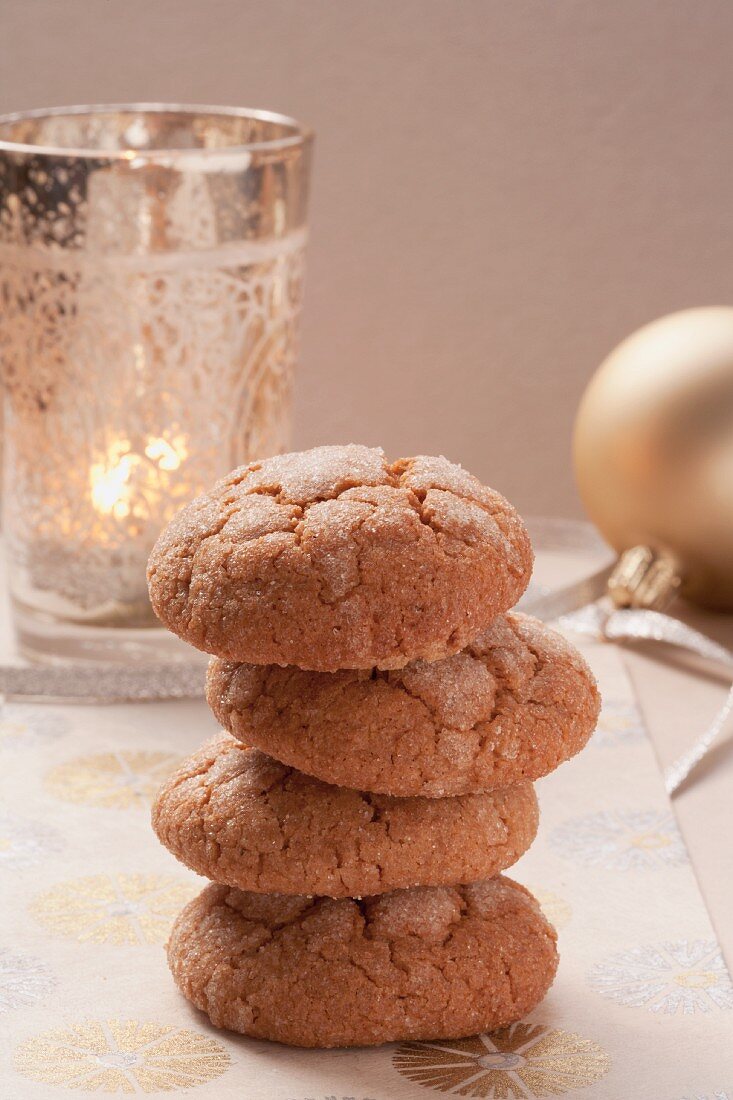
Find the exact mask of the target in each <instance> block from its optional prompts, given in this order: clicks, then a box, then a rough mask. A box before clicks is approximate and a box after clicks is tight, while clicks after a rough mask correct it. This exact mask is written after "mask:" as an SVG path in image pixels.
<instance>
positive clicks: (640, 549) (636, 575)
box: [608, 546, 682, 611]
mask: <svg viewBox="0 0 733 1100" xmlns="http://www.w3.org/2000/svg"><path fill="white" fill-rule="evenodd" d="M681 584H682V577H681V575H680V571H679V566H678V564H677V562H676V561H675V559H674V558H673V557H672V556H671V555H669V554H664V553H657V552H656V551H655V550H652V548H651V547H650V546H634V547H632V548H631V549H630V550H625V551H624V553H623V554H622V555H621V557H620V558H619V559H618V562H617V563H616V566H615V567H614V570H613V572H612V573H611V576H610V577H609V578H608V595H609V596H610V597H611V600H612V601H613V604H614V606H615V607H645V608H647V609H649V610H651V611H663V610H664V609H665V608H666V607H669V605H670V603H671V602H672V600H673V599H674V598H675V595H676V594H677V591H678V589H679V587H680V585H681Z"/></svg>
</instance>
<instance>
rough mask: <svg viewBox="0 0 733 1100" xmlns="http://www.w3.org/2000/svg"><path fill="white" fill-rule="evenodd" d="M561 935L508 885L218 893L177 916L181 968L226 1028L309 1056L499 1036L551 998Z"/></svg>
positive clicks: (173, 946) (179, 975)
mask: <svg viewBox="0 0 733 1100" xmlns="http://www.w3.org/2000/svg"><path fill="white" fill-rule="evenodd" d="M555 943H556V936H555V932H554V930H553V929H552V927H551V926H550V925H549V924H548V922H547V921H546V920H545V918H544V917H543V916H542V913H541V912H540V909H539V906H538V905H537V903H536V901H535V900H534V898H533V897H532V896H531V894H529V893H528V891H526V890H525V889H524V888H523V887H521V886H518V885H517V883H515V882H512V881H511V879H507V878H503V877H502V876H499V877H497V878H493V879H489V880H488V881H484V882H478V883H474V884H473V885H471V886H457V887H425V886H423V887H413V888H412V889H410V890H396V891H393V892H392V893H389V894H382V895H380V896H378V897H376V898H363V899H354V898H340V899H330V898H307V897H301V898H295V897H280V896H277V895H258V894H251V893H245V892H243V891H241V890H233V889H230V888H229V887H226V886H216V885H212V886H209V887H207V888H206V889H205V890H204V891H203V893H202V894H200V895H199V897H197V898H196V899H195V900H194V901H192V902H191V903H190V904H189V905H188V906H187V908H186V909H184V911H183V912H182V913H181V915H180V916H179V917H178V919H177V921H176V923H175V926H174V928H173V932H172V934H171V938H170V941H169V944H168V959H169V962H170V966H171V969H172V971H173V976H174V978H175V980H176V983H177V984H178V986H179V988H180V989H181V991H182V992H183V993H184V994H185V996H186V997H188V999H189V1000H191V1001H192V1002H193V1003H194V1005H196V1007H197V1008H200V1009H203V1011H205V1012H206V1013H207V1014H208V1015H209V1018H210V1019H211V1021H212V1023H213V1024H214V1025H215V1026H217V1027H227V1028H231V1029H232V1030H233V1031H239V1032H242V1033H243V1034H245V1035H251V1036H254V1037H257V1038H265V1039H275V1040H278V1041H279V1042H282V1043H290V1044H295V1045H298V1046H305V1047H340V1046H353V1045H371V1044H377V1043H385V1042H391V1041H393V1040H410V1039H423V1040H432V1039H449V1038H457V1037H460V1036H465V1035H474V1034H476V1033H478V1032H482V1031H493V1030H494V1029H496V1028H499V1027H506V1026H507V1025H508V1024H510V1023H512V1022H513V1021H515V1020H517V1019H519V1018H520V1017H521V1016H524V1015H525V1014H526V1013H527V1012H529V1011H531V1009H533V1008H534V1007H535V1005H536V1004H538V1003H539V1001H540V1000H541V999H542V997H543V996H544V995H545V993H546V992H547V989H548V988H549V986H550V983H551V982H552V979H553V976H554V974H555V970H556V967H557V949H556V946H555Z"/></svg>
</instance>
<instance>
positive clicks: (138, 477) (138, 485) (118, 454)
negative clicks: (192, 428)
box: [89, 436, 188, 519]
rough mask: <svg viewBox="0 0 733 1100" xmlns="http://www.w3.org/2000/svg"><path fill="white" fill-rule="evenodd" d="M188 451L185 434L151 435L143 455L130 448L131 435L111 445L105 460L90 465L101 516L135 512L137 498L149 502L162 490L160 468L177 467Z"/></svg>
mask: <svg viewBox="0 0 733 1100" xmlns="http://www.w3.org/2000/svg"><path fill="white" fill-rule="evenodd" d="M187 454H188V449H187V447H186V441H185V439H184V437H183V436H175V437H174V438H173V439H172V440H168V439H165V438H163V437H153V438H150V439H149V440H148V442H147V443H146V445H145V449H144V453H143V454H142V455H140V454H136V453H135V451H133V450H132V449H131V443H130V441H129V439H120V440H118V441H117V442H116V443H115V444H113V445H112V446H111V447H110V448H109V450H108V452H107V457H106V460H105V461H104V462H96V463H93V464H92V466H91V468H90V471H89V479H90V483H91V497H92V504H93V505H94V508H95V509H96V511H97V512H98V513H99V514H100V515H102V516H114V517H115V518H116V519H126V518H127V517H128V516H130V515H131V514H135V512H136V505H135V498H136V497H139V498H145V500H146V502H147V503H149V500H150V496H151V493H152V494H155V493H157V494H160V491H161V489H162V485H161V478H160V471H164V472H166V473H169V472H171V471H173V470H177V469H178V468H179V466H180V465H181V463H182V462H183V460H184V459H185V458H186V457H187ZM146 459H147V461H146Z"/></svg>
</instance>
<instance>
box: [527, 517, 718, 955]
mask: <svg viewBox="0 0 733 1100" xmlns="http://www.w3.org/2000/svg"><path fill="white" fill-rule="evenodd" d="M569 526H570V531H571V532H572V530H573V527H574V525H569ZM579 526H580V525H579ZM540 530H541V527H540ZM571 541H572V534H571ZM602 561H603V552H602V551H601V550H600V549H598V550H596V549H595V548H594V547H593V546H592V544H591V545H589V546H588V547H587V548H584V549H583V550H576V549H553V550H548V551H542V550H541V549H540V550H539V552H538V556H537V567H536V569H535V576H536V577H537V578H538V579H539V580H540V581H541V582H542V584H543V585H547V586H548V587H550V588H552V587H555V586H556V585H560V584H567V583H570V582H571V581H572V580H575V579H577V578H578V577H580V576H582V575H584V574H585V573H589V572H591V571H592V570H593V569H594V568H597V567H598V565H599V562H602ZM669 613H670V614H673V615H675V616H676V617H678V618H680V619H682V620H683V621H684V622H686V623H688V624H689V625H690V626H692V627H694V628H695V629H696V630H699V631H701V632H702V633H703V634H706V635H708V636H709V637H710V638H713V639H714V640H715V641H717V642H719V643H720V644H721V645H724V646H726V647H727V648H728V649H731V650H733V615H724V614H715V613H713V612H709V611H704V610H702V609H700V608H696V607H693V606H692V605H690V604H688V603H686V602H685V601H683V600H677V601H676V602H675V604H674V606H673V607H672V608H670V609H669ZM619 650H620V652H621V655H622V660H623V663H624V665H625V667H626V670H627V672H628V674H629V677H630V679H631V682H632V683H633V685H634V687H635V689H636V694H637V698H638V700H639V704H640V706H641V709H642V712H643V714H644V718H645V721H646V725H647V729H648V731H649V734H650V737H651V739H652V742H653V744H654V749H655V751H656V754H657V759H658V761H659V766H660V769H661V770H662V771H663V770H664V769H666V768H667V767H668V766H669V765H670V764H672V763H673V762H674V761H675V760H676V759H677V758H678V757H679V756H680V755H681V754H682V753H683V752H685V751H686V750H687V749H689V748H690V746H691V745H692V744H693V742H694V741H695V739H696V737H698V736H699V735H700V734H701V733H702V732H703V731H704V730H705V728H706V727H707V725H708V724H709V722H711V721H712V719H713V717H714V716H715V714H716V712H717V711H718V709H719V708H720V707H721V706H722V705H723V702H724V701H725V697H726V694H727V692H728V689H729V688H730V680H726V679H725V677H724V676H723V675H721V673H720V672H719V671H718V670H716V669H707V668H703V667H701V665H700V663H699V662H698V663H696V662H694V661H693V660H688V659H686V658H685V657H684V656H682V655H681V654H680V653H679V652H677V651H674V650H672V649H670V648H669V647H667V646H663V645H659V644H654V643H645V644H634V645H624V646H621V647H619ZM672 805H673V807H674V812H675V814H676V816H677V820H678V823H679V826H680V830H681V832H682V835H683V836H684V839H685V842H686V844H687V847H688V850H689V852H690V857H691V859H692V863H693V865H694V868H695V873H696V875H697V879H698V883H699V886H700V890H701V892H702V895H703V897H704V899H705V902H706V904H707V907H708V911H709V913H710V917H711V920H712V923H713V926H714V927H715V930H716V932H717V934H718V938H719V940H720V943H721V946H722V948H723V953H724V955H725V957H726V961H727V963H728V967H729V969H730V970H731V971H733V845H731V843H730V837H731V831H732V830H733V718H731V719H730V720H729V721H728V723H727V725H726V727H725V729H724V730H723V733H722V735H721V737H720V740H719V741H718V743H717V744H716V745H715V746H714V747H713V748H712V749H711V750H710V752H709V753H708V756H707V757H706V758H705V759H704V760H703V761H702V762H701V763H700V764H699V765H698V767H697V769H696V771H695V773H694V775H693V776H692V777H691V778H690V780H689V781H688V783H686V784H685V785H684V786H683V787H682V788H680V790H679V791H678V792H677V793H676V794H675V795H674V796H673V798H672Z"/></svg>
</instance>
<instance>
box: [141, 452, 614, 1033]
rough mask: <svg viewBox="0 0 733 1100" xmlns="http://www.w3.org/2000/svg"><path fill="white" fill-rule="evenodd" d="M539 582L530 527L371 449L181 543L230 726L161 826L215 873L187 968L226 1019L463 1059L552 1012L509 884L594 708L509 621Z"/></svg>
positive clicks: (342, 455)
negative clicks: (547, 778) (427, 1042)
mask: <svg viewBox="0 0 733 1100" xmlns="http://www.w3.org/2000/svg"><path fill="white" fill-rule="evenodd" d="M531 564H532V552H531V548H530V544H529V540H528V537H527V533H526V530H525V528H524V526H523V524H522V522H521V520H520V519H519V517H518V515H517V514H516V512H515V511H514V509H513V508H512V507H511V506H510V505H509V504H508V503H507V502H506V501H505V500H504V499H503V497H501V496H500V495H499V494H497V493H495V492H494V491H492V490H491V489H487V488H485V487H484V486H483V485H481V484H480V483H479V482H478V481H477V480H476V479H475V478H473V477H471V476H470V475H469V474H468V473H466V472H465V471H464V470H463V469H461V468H460V467H459V466H455V465H452V464H451V463H450V462H448V461H446V460H445V459H443V458H426V457H418V458H413V459H403V460H400V461H398V462H393V463H389V462H388V461H387V460H386V458H385V456H384V454H383V452H382V451H381V450H377V449H371V448H367V447H360V446H353V445H352V446H345V447H319V448H317V449H315V450H312V451H309V452H305V453H302V454H291V455H284V456H281V457H277V458H272V459H269V460H267V461H264V462H259V463H252V464H250V465H249V466H245V467H242V468H240V469H238V470H235V471H234V472H233V473H231V474H230V475H229V476H228V477H225V478H224V479H223V480H222V481H220V482H219V483H218V484H217V485H216V486H215V487H214V488H213V489H212V490H211V492H210V493H207V494H205V495H204V496H202V497H199V498H198V499H197V500H195V501H194V502H193V503H192V504H190V505H189V506H188V507H187V508H185V509H184V510H183V511H182V512H181V513H179V515H178V516H177V517H175V518H174V520H173V521H172V523H171V524H170V526H169V527H168V528H167V529H166V530H165V531H164V532H163V533H162V535H161V537H160V539H159V540H158V543H157V545H156V547H155V549H154V550H153V553H152V556H151V559H150V566H149V582H150V594H151V599H152V602H153V606H154V608H155V610H156V612H157V614H158V616H159V617H160V618H161V620H162V621H163V622H164V623H165V624H166V625H167V626H168V627H169V628H170V629H171V630H173V631H174V632H175V633H176V634H178V635H179V636H180V637H181V638H183V639H185V640H186V641H188V642H190V643H191V644H192V645H194V646H197V647H198V648H199V649H202V650H205V651H206V652H209V653H212V654H214V655H215V656H214V659H213V660H212V662H211V665H210V668H209V673H208V681H207V697H208V701H209V705H210V706H211V708H212V710H213V712H214V714H215V715H216V717H217V719H218V720H219V722H220V723H221V725H222V726H223V727H224V729H225V730H226V731H227V732H225V733H222V734H220V735H219V736H217V737H215V738H214V739H213V740H211V741H210V742H209V743H208V744H206V745H204V746H203V748H201V749H200V750H199V751H198V752H197V753H195V754H194V756H192V757H191V758H190V759H189V760H187V761H186V762H185V763H184V764H183V765H182V767H181V768H180V769H179V770H178V772H177V773H176V774H175V775H174V776H173V777H172V778H171V779H170V780H169V781H168V783H167V784H166V785H165V786H164V788H163V789H162V791H161V792H160V794H159V795H158V798H157V800H156V803H155V806H154V810H153V824H154V827H155V830H156V832H157V834H158V836H159V838H160V840H161V841H162V842H163V844H165V845H166V846H167V847H168V848H169V849H170V850H171V852H173V854H174V855H175V856H176V857H177V858H178V859H180V860H181V861H182V862H183V863H185V864H187V866H189V867H191V868H193V870H195V871H197V872H199V873H200V874H202V875H205V876H206V877H207V878H209V879H212V880H213V881H212V884H211V885H210V886H208V887H207V888H206V889H205V890H204V891H203V893H202V894H200V896H199V897H197V898H196V899H195V900H194V901H193V902H191V904H190V905H188V907H187V908H186V909H185V910H184V911H183V912H182V913H181V915H180V916H179V918H178V920H177V921H176V924H175V927H174V929H173V932H172V935H171V939H170V942H169V945H168V958H169V962H170V966H171V969H172V971H173V975H174V978H175V980H176V982H177V984H178V986H179V987H180V989H181V990H182V992H183V993H184V994H185V996H186V997H188V998H189V999H190V1000H191V1001H192V1002H193V1003H194V1004H195V1005H196V1006H197V1007H198V1008H200V1009H203V1010H204V1011H205V1012H207V1013H208V1015H209V1016H210V1018H211V1020H212V1022H213V1023H214V1024H216V1025H218V1026H221V1027H227V1028H232V1029H233V1030H235V1031H239V1032H242V1033H244V1034H246V1035H252V1036H257V1037H259V1038H268V1039H276V1040H279V1041H281V1042H284V1043H291V1044H296V1045H300V1046H318V1047H333V1046H349V1045H361V1044H373V1043H382V1042H386V1041H390V1040H407V1039H447V1038H457V1037H460V1036H467V1035H472V1034H475V1033H477V1032H480V1031H487V1030H492V1029H494V1028H497V1027H503V1026H506V1025H508V1024H509V1023H511V1022H512V1021H514V1020H516V1019H518V1018H519V1017H521V1016H523V1015H524V1014H525V1013H527V1012H528V1011H530V1010H531V1009H532V1008H533V1007H534V1006H535V1005H536V1004H537V1003H538V1002H539V1001H540V1000H541V998H542V997H543V996H544V994H545V993H546V991H547V989H548V988H549V986H550V984H551V982H552V979H553V977H554V973H555V969H556V966H557V952H556V947H555V934H554V931H553V929H552V927H551V926H550V925H549V924H548V922H547V921H546V919H545V918H544V917H543V915H542V913H541V911H540V909H539V906H538V905H537V903H536V901H535V900H534V898H533V897H532V896H531V894H529V893H528V891H527V890H525V889H524V888H523V887H521V886H519V885H517V884H516V883H515V882H513V881H511V879H508V878H504V877H503V876H502V875H501V874H500V872H501V871H502V870H504V869H505V868H507V867H509V866H511V864H513V863H514V862H515V861H516V860H517V859H518V858H519V857H520V856H521V855H522V853H523V852H524V851H526V849H527V848H528V847H529V845H530V844H531V842H532V840H533V839H534V836H535V833H536V830H537V821H538V811H537V801H536V797H535V793H534V789H533V787H532V780H535V779H537V778H539V777H540V776H542V775H546V774H547V773H548V772H550V771H551V770H552V769H553V768H555V767H557V765H558V764H560V763H561V762H562V761H563V760H566V759H568V757H570V756H572V755H573V754H574V753H576V752H577V751H578V750H579V749H580V748H582V746H583V745H584V744H585V742H586V740H587V739H588V737H589V736H590V734H591V732H592V730H593V727H594V725H595V721H596V717H597V712H598V694H597V691H596V688H595V685H594V682H593V677H592V675H591V673H590V671H589V670H588V668H587V666H586V665H585V663H584V662H583V661H582V659H581V658H580V657H579V655H578V654H577V653H576V652H575V651H574V650H573V649H572V647H571V646H570V645H569V644H568V643H567V642H566V641H565V640H564V639H563V638H561V637H560V636H558V635H557V634H554V633H553V632H551V631H549V630H548V629H546V628H545V627H544V626H542V625H541V624H539V623H538V622H535V621H533V620H532V619H529V618H527V617H526V616H523V615H520V614H514V613H509V614H507V610H508V609H509V608H511V607H512V606H513V605H514V604H515V603H516V601H517V600H518V599H519V597H520V596H521V594H522V592H523V591H524V589H525V587H526V585H527V583H528V580H529V576H530V572H531Z"/></svg>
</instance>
